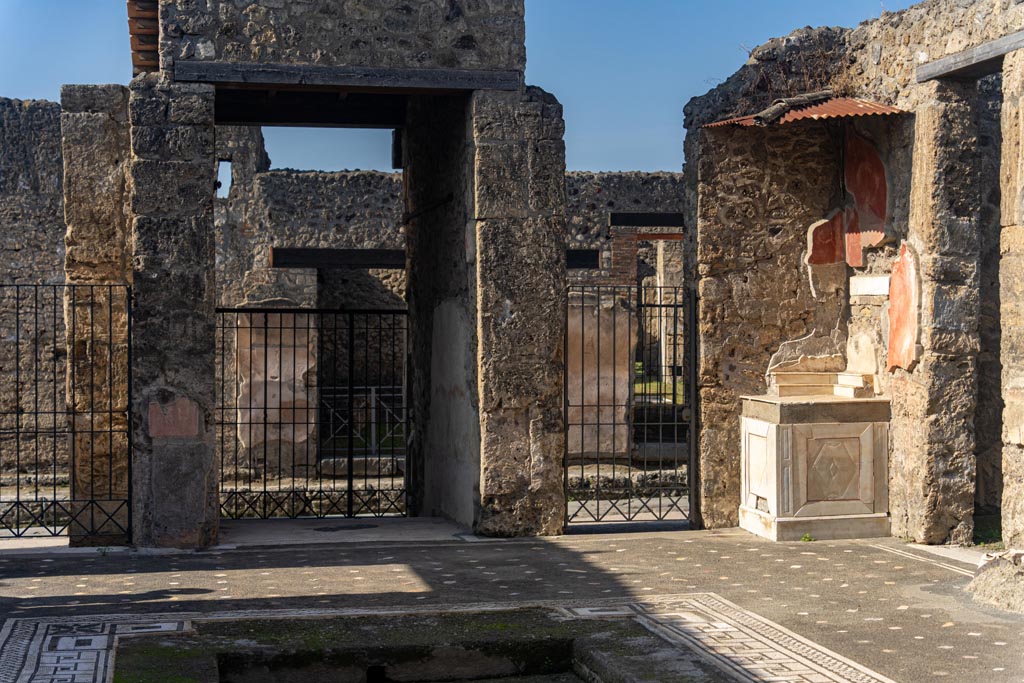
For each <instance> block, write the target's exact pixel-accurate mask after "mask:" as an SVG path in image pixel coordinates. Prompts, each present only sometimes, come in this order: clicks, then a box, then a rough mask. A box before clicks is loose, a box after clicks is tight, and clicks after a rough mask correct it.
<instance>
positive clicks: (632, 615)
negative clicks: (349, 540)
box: [0, 593, 893, 683]
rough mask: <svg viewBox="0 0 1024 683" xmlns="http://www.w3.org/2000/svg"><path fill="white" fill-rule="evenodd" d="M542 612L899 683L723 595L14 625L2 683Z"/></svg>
mask: <svg viewBox="0 0 1024 683" xmlns="http://www.w3.org/2000/svg"><path fill="white" fill-rule="evenodd" d="M529 607H542V608H546V609H551V610H553V611H555V612H556V614H558V615H559V616H561V617H562V618H564V619H636V620H637V621H638V622H639V623H641V624H643V625H644V626H645V627H647V628H648V629H650V630H651V631H653V632H655V633H657V634H659V635H661V636H662V637H664V638H665V639H666V640H668V641H669V642H672V643H675V644H677V645H678V646H681V647H685V648H687V649H689V650H692V651H695V652H697V653H698V654H700V655H701V656H702V657H703V658H704V659H705V660H707V661H708V662H709V663H710V664H712V665H714V666H716V667H718V668H719V669H721V670H722V671H724V672H727V673H729V674H730V675H732V676H733V677H735V678H736V679H737V680H739V681H745V682H750V683H756V682H758V681H765V680H771V681H780V682H788V683H893V681H891V680H890V679H888V678H886V677H884V676H881V675H880V674H878V673H875V672H873V671H871V670H869V669H867V668H865V667H863V666H861V665H859V664H857V663H856V662H853V661H850V660H849V659H846V658H844V657H842V656H840V655H838V654H836V653H834V652H832V651H830V650H827V649H825V648H823V647H821V646H820V645H817V644H815V643H813V642H811V641H809V640H807V639H805V638H803V637H801V636H799V635H797V634H795V633H793V632H792V631H789V630H788V629H785V628H783V627H782V626H780V625H778V624H775V623H774V622H771V621H768V620H767V619H763V618H762V617H760V616H758V615H756V614H754V613H753V612H750V611H749V610H745V609H743V608H741V607H739V606H738V605H735V604H733V603H731V602H729V601H728V600H725V599H723V598H721V597H719V596H718V595H715V594H714V593H695V594H690V595H665V596H658V597H652V598H650V599H645V600H636V599H629V598H621V599H615V598H612V599H606V600H583V601H540V602H521V603H470V604H464V605H448V606H444V607H429V606H422V607H394V608H380V609H359V608H353V609H322V610H310V609H305V610H302V609H296V610H271V611H266V610H251V611H250V610H246V611H225V612H211V613H198V612H197V613H188V614H151V615H103V616H95V617H53V618H45V619H9V620H7V621H6V622H5V623H4V625H3V627H2V628H0V683H107V682H108V681H110V680H111V679H112V677H113V672H112V670H111V665H112V662H113V653H114V650H115V648H116V643H117V639H118V638H119V637H122V636H132V635H143V634H148V633H173V632H184V631H188V630H190V629H191V628H192V623H193V622H206V621H237V620H244V619H296V618H304V617H316V618H323V617H344V616H383V615H399V614H404V615H414V614H439V613H440V614H444V613H460V612H491V611H503V610H509V609H524V608H529Z"/></svg>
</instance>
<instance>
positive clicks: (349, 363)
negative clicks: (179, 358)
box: [217, 308, 408, 519]
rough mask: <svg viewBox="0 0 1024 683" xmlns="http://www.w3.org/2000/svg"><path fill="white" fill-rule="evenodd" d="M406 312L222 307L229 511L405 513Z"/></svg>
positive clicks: (222, 434) (222, 454)
mask: <svg viewBox="0 0 1024 683" xmlns="http://www.w3.org/2000/svg"><path fill="white" fill-rule="evenodd" d="M405 359H406V312H405V311H399V310H388V311H372V310H359V311H357V310H326V309H302V308H294V309H270V308H233V309H218V325H217V361H218V362H217V394H218V397H217V450H218V457H219V460H220V482H221V483H220V487H221V489H220V490H221V493H220V496H221V514H222V515H223V516H224V517H228V518H232V519H239V518H246V517H256V518H270V517H327V516H331V515H343V516H348V517H353V516H357V515H372V516H384V515H404V514H405V499H406V495H405V494H406V485H405V472H406V450H407V440H408V430H407V426H408V419H407V417H408V407H407V391H406V387H405V375H406V373H405Z"/></svg>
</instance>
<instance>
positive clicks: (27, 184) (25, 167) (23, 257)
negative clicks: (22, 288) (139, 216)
mask: <svg viewBox="0 0 1024 683" xmlns="http://www.w3.org/2000/svg"><path fill="white" fill-rule="evenodd" d="M60 144H61V141H60V104H58V103H55V102H46V101H43V100H36V101H33V100H29V101H22V100H9V99H6V98H0V150H3V153H2V154H0V228H2V229H3V230H2V235H3V236H2V238H0V284H3V285H7V284H14V283H26V284H41V283H47V284H57V283H61V282H63V281H64V273H63V269H64V204H63V200H64V195H63V187H62V178H63V173H64V169H63V162H62V160H61V149H60Z"/></svg>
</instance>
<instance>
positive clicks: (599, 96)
mask: <svg viewBox="0 0 1024 683" xmlns="http://www.w3.org/2000/svg"><path fill="white" fill-rule="evenodd" d="M910 4H912V2H911V0H882V2H879V0H526V46H527V69H526V75H527V80H528V82H530V83H532V84H535V85H539V86H541V87H543V88H545V89H547V90H549V91H551V92H553V93H555V95H557V96H558V98H559V100H560V101H561V102H562V104H563V105H564V107H565V120H566V136H565V137H566V154H567V162H568V166H569V168H570V169H574V170H595V171H612V170H679V168H680V167H681V166H682V163H683V152H682V138H683V130H682V125H683V123H682V122H683V114H682V109H683V105H684V104H685V103H686V101H687V100H688V99H689V98H691V97H693V96H695V95H699V94H702V93H704V92H706V91H707V90H709V89H710V88H712V87H714V85H715V84H716V83H718V82H720V81H721V80H724V79H725V78H726V77H728V76H729V74H731V73H732V72H733V71H735V70H736V69H737V68H739V67H740V66H741V65H742V64H743V62H744V61H746V58H747V51H748V50H749V49H750V48H752V47H755V46H757V45H760V44H761V43H763V42H764V41H765V40H767V39H768V38H771V37H773V36H779V35H785V34H787V33H789V32H790V31H792V30H793V29H795V28H798V27H801V26H822V25H829V26H855V25H856V24H858V23H859V22H861V21H863V20H866V19H870V18H873V17H877V16H878V15H879V14H880V13H881V12H882V11H883V10H891V11H895V10H900V9H904V8H905V7H907V6H909V5H910ZM125 5H126V3H125V2H124V0H0V96H2V97H15V98H21V99H32V98H43V99H50V100H57V99H59V97H60V85H61V84H62V83H127V82H128V80H129V79H130V78H131V58H130V55H129V46H128V28H127V14H126V9H125ZM266 134H267V145H268V151H269V153H270V157H271V159H272V162H273V165H274V166H275V167H278V168H284V167H291V168H304V169H314V168H315V169H323V170H337V169H342V168H364V169H372V168H377V169H382V170H390V158H391V155H390V145H391V138H390V133H389V132H387V131H352V130H324V129H283V128H279V129H274V130H268V131H267V133H266Z"/></svg>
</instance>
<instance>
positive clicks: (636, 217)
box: [608, 212, 686, 228]
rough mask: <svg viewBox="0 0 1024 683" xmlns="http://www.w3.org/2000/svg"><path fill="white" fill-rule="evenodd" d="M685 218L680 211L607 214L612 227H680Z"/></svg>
mask: <svg viewBox="0 0 1024 683" xmlns="http://www.w3.org/2000/svg"><path fill="white" fill-rule="evenodd" d="M685 218H686V217H685V215H684V214H681V213H661V212H638V213H616V212H613V213H610V214H608V225H610V226H611V227H613V228H681V227H683V225H684V223H685Z"/></svg>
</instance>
